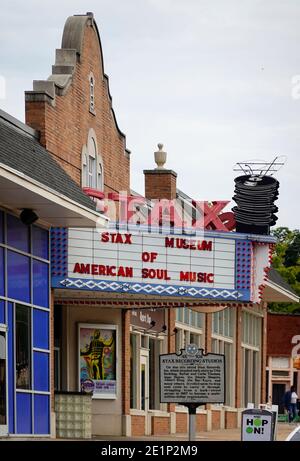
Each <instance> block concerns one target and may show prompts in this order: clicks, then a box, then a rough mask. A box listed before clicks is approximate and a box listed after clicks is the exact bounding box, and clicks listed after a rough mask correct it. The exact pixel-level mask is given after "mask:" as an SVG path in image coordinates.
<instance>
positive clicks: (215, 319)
mask: <svg viewBox="0 0 300 461" xmlns="http://www.w3.org/2000/svg"><path fill="white" fill-rule="evenodd" d="M213 332H214V333H216V334H218V332H219V316H218V312H214V313H213Z"/></svg>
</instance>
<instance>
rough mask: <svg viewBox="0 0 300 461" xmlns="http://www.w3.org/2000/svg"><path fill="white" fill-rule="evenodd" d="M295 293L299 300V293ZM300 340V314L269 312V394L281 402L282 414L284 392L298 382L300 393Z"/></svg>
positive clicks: (273, 400)
mask: <svg viewBox="0 0 300 461" xmlns="http://www.w3.org/2000/svg"><path fill="white" fill-rule="evenodd" d="M277 280H278V276H277ZM285 286H286V284H285ZM286 288H287V287H286ZM291 295H292V292H291ZM294 296H295V299H297V295H296V294H295V293H294ZM299 342H300V315H299V314H280V313H275V312H268V330H267V390H266V392H267V394H266V395H267V400H269V401H271V402H272V403H273V404H275V405H279V410H280V413H283V412H284V408H283V395H284V393H285V391H286V390H288V389H289V388H290V387H291V386H293V385H294V386H295V387H296V390H297V393H298V395H299V391H300V372H299V369H300V367H299V365H297V362H296V360H295V358H296V357H297V356H299V355H300V350H299Z"/></svg>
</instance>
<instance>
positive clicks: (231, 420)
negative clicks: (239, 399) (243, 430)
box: [225, 411, 237, 429]
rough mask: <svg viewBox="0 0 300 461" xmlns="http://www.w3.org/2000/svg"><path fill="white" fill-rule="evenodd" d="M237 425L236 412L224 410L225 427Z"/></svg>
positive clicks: (233, 427)
mask: <svg viewBox="0 0 300 461" xmlns="http://www.w3.org/2000/svg"><path fill="white" fill-rule="evenodd" d="M236 427H237V412H236V411H225V429H235V428H236Z"/></svg>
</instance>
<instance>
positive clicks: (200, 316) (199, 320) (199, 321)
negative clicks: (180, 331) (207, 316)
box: [196, 312, 203, 328]
mask: <svg viewBox="0 0 300 461" xmlns="http://www.w3.org/2000/svg"><path fill="white" fill-rule="evenodd" d="M196 315H197V322H196V326H197V327H198V328H202V325H203V314H201V313H200V312H197V313H196Z"/></svg>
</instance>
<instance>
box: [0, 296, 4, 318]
mask: <svg viewBox="0 0 300 461" xmlns="http://www.w3.org/2000/svg"><path fill="white" fill-rule="evenodd" d="M0 323H5V301H2V300H0Z"/></svg>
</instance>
